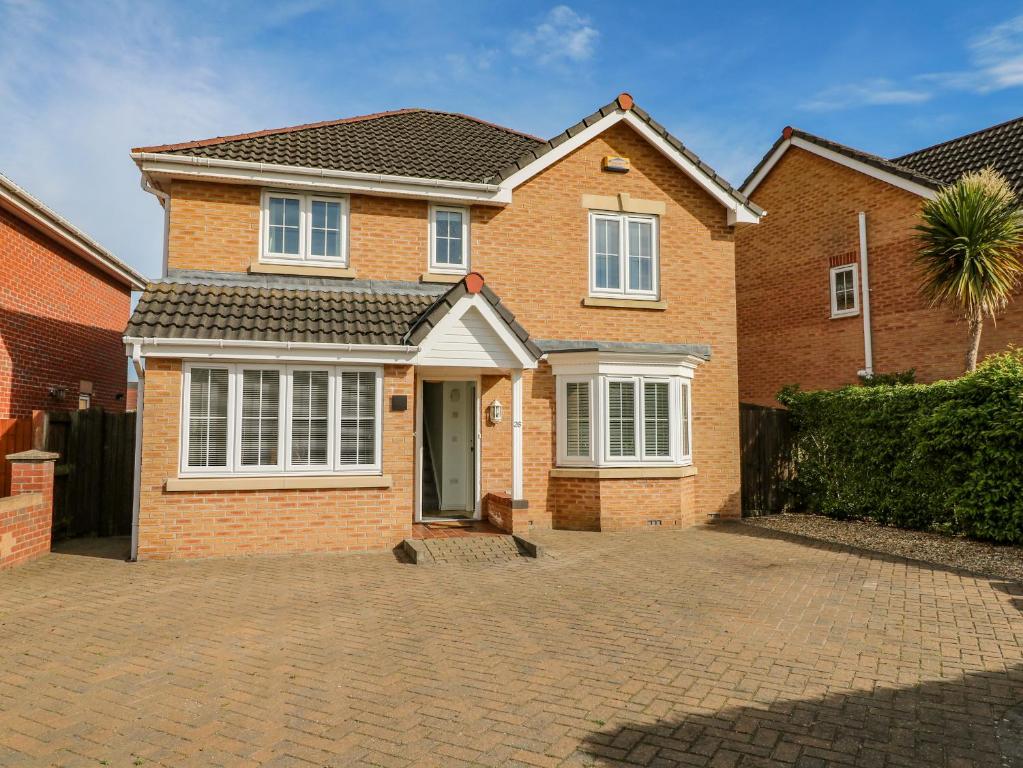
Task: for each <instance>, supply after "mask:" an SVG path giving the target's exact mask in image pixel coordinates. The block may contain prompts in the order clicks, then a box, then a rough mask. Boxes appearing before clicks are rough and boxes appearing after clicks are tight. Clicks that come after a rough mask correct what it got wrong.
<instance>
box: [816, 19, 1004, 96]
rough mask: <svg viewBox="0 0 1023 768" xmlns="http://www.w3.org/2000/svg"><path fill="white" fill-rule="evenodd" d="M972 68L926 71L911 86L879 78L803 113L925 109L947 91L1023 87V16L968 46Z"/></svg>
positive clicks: (836, 91) (836, 89)
mask: <svg viewBox="0 0 1023 768" xmlns="http://www.w3.org/2000/svg"><path fill="white" fill-rule="evenodd" d="M967 52H968V55H969V60H970V65H971V66H970V67H969V68H967V69H964V70H959V71H950V72H926V73H923V74H919V75H916V76H914V77H912V78H909V80H908V82H907V83H905V84H898V83H895V82H893V81H892V80H888V79H885V78H878V79H874V80H869V81H866V82H863V83H849V84H845V85H839V86H833V87H830V88H826V89H825V90H823V91H821V92H820V93H818V94H817V95H816V96H814V97H813V98H811V99H809V100H807V101H806V102H804V103H803V104H802V105H801V106H802V108H803V109H807V110H812V111H833V110H841V109H852V108H854V107H862V106H876V105H879V104H919V103H921V102H924V101H928V100H929V99H931V98H933V97H934V96H935V95H936V94H937V93H939V92H941V91H973V92H974V93H990V92H992V91H999V90H1003V89H1006V88H1018V87H1020V86H1023V15H1021V16H1016V17H1014V18H1012V19H1009V20H1008V21H1005V22H1002V23H1001V24H998V25H996V26H994V27H992V28H991V29H989V30H987V31H986V32H983V33H982V34H980V35H977V36H976V37H975V38H973V39H972V40H971V41H970V42H969V43H968V45H967Z"/></svg>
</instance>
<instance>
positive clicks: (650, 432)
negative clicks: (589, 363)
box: [556, 373, 692, 467]
mask: <svg viewBox="0 0 1023 768" xmlns="http://www.w3.org/2000/svg"><path fill="white" fill-rule="evenodd" d="M689 387H690V379H689V378H687V377H685V376H676V375H646V374H643V373H638V374H636V375H633V374H619V373H613V374H603V373H595V374H592V375H558V376H557V404H556V409H557V440H558V464H559V465H562V466H605V467H615V466H619V467H621V466H633V465H647V464H649V465H660V466H664V465H670V466H678V465H685V464H690V463H691V462H692V452H691V449H690V444H691V440H692V435H691V424H690V417H689V414H690V394H689ZM597 393H599V397H597V396H595V395H596V394H597Z"/></svg>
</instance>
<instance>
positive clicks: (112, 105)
mask: <svg viewBox="0 0 1023 768" xmlns="http://www.w3.org/2000/svg"><path fill="white" fill-rule="evenodd" d="M90 8H91V10H88V12H87V13H86V16H87V17H88V18H83V17H82V16H80V15H79V14H80V11H79V9H78V8H77V7H76V6H73V5H68V6H56V7H55V6H42V5H35V4H29V3H25V2H7V3H3V4H0V28H6V29H17V30H18V34H17V35H8V36H7V39H6V40H5V44H4V46H3V47H2V48H0V51H2V53H0V114H3V115H4V123H5V125H4V128H5V136H4V140H3V141H2V142H0V171H2V172H4V173H6V174H7V175H8V176H10V177H11V178H12V179H13V180H14V181H15V182H16V183H18V184H20V185H21V186H23V187H25V188H26V189H28V190H29V191H30V192H32V193H33V194H35V195H36V196H38V197H39V198H40V199H42V200H43V201H44V202H45V203H46V204H48V205H50V206H51V207H52V208H54V209H55V210H57V211H58V212H59V213H61V214H62V215H64V216H66V217H67V218H68V219H69V220H71V221H72V222H73V223H74V224H76V225H77V226H79V227H80V228H81V229H83V230H84V231H85V232H87V233H89V234H90V235H91V236H92V237H94V238H95V239H97V240H98V241H99V242H101V243H103V244H104V245H105V246H106V247H108V248H110V249H111V250H112V251H113V252H114V253H115V254H116V255H118V256H119V257H120V258H122V259H123V260H125V261H127V262H128V263H130V264H132V265H133V266H135V267H137V268H138V269H140V270H141V271H142V272H143V273H144V274H147V275H150V276H155V275H159V273H160V269H161V266H162V263H161V255H162V232H163V227H162V211H161V209H160V207H159V206H158V204H157V203H156V200H155V198H153V197H151V196H150V195H147V194H145V193H143V192H142V191H141V190H140V189H139V174H138V171H137V169H136V168H135V166H134V164H133V163H132V162H131V160H130V158H129V157H128V151H129V150H130V148H131V147H133V146H139V145H145V144H155V143H163V142H168V141H177V140H183V139H189V138H199V137H203V136H211V135H217V134H222V133H225V132H231V131H234V130H237V131H242V130H251V129H252V128H253V126H258V127H270V126H273V125H283V124H287V119H286V118H285V117H284V115H283V114H276V110H275V109H274V108H273V107H271V108H269V109H268V108H267V105H266V99H265V91H264V92H263V95H261V94H260V93H259V92H257V90H256V86H257V85H263V86H268V84H269V83H271V82H272V78H268V77H267V76H266V75H265V73H261V72H258V71H254V70H253V69H252V68H251V64H245V65H244V66H245V67H246V69H245V71H244V72H243V71H240V67H241V64H240V63H239V65H235V64H233V63H232V62H231V60H230V58H231V57H230V56H228V55H226V54H225V52H224V51H223V49H222V47H221V43H220V41H218V40H217V39H215V38H205V37H201V36H198V35H191V34H183V33H180V32H179V31H178V30H177V28H176V27H175V24H174V20H173V16H174V14H173V13H172V11H171V9H170V8H166V7H165V8H157V7H152V6H145V5H143V4H135V3H131V4H124V5H120V4H115V5H112V6H106V7H105V8H104V9H103V10H101V11H99V10H97V7H94V6H90ZM82 12H84V11H82ZM282 106H283V107H286V106H287V105H286V104H284V105H282Z"/></svg>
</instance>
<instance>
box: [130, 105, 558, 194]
mask: <svg viewBox="0 0 1023 768" xmlns="http://www.w3.org/2000/svg"><path fill="white" fill-rule="evenodd" d="M543 143H544V142H543V140H542V139H539V138H537V137H535V136H529V135H527V134H524V133H520V132H518V131H514V130H511V129H510V128H503V127H501V126H498V125H494V124H492V123H488V122H485V121H483V120H479V119H477V118H474V117H468V116H467V115H460V114H456V113H452V112H438V111H433V110H428V109H406V110H399V111H397V112H386V113H380V114H376V115H366V116H364V117H358V118H347V119H344V120H335V121H331V122H325V123H315V124H310V125H305V126H295V127H292V128H282V129H278V130H273V131H261V132H259V133H252V134H241V135H238V136H227V137H221V138H217V139H206V140H201V141H195V142H185V143H183V144H169V145H163V146H159V147H139V148H137V149H136V150H135V151H136V152H153V153H162V154H175V155H189V156H194V157H209V158H216V159H220V160H242V161H247V162H258V163H270V164H275V165H285V166H298V167H307V168H326V169H329V170H336V171H350V172H357V173H372V174H383V175H388V176H407V177H412V178H424V179H444V180H448V181H463V182H476V183H484V182H486V180H487V179H488V178H490V177H493V176H494V175H495V174H496V173H497V171H498V170H500V169H501V168H503V167H504V166H505V165H507V164H508V163H510V162H513V161H514V160H515V159H516V158H519V157H521V156H522V154H523V153H524V152H527V151H528V150H529V149H531V148H532V147H536V146H540V145H542V144H543Z"/></svg>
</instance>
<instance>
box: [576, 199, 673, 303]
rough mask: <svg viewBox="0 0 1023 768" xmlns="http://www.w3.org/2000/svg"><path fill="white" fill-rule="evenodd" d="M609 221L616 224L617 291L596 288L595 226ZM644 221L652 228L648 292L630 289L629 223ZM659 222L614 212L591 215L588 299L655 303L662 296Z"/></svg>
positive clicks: (650, 218) (654, 218) (650, 217)
mask: <svg viewBox="0 0 1023 768" xmlns="http://www.w3.org/2000/svg"><path fill="white" fill-rule="evenodd" d="M608 219H615V220H617V221H618V223H619V224H618V275H619V279H620V287H619V288H598V287H597V255H596V247H597V222H598V221H605V220H608ZM630 221H643V222H648V223H650V225H651V232H650V246H651V254H650V255H651V259H652V274H651V278H652V280H651V288H650V290H649V291H643V290H635V289H631V288H629V253H628V245H629V222H630ZM660 252H661V249H660V221H659V217H657V216H654V215H643V214H636V213H617V212H614V211H590V217H589V255H588V259H589V270H590V296H593V297H595V298H619V299H620V298H627V299H637V300H642V301H657V299H658V298H659V297H660V292H661V255H660Z"/></svg>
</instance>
